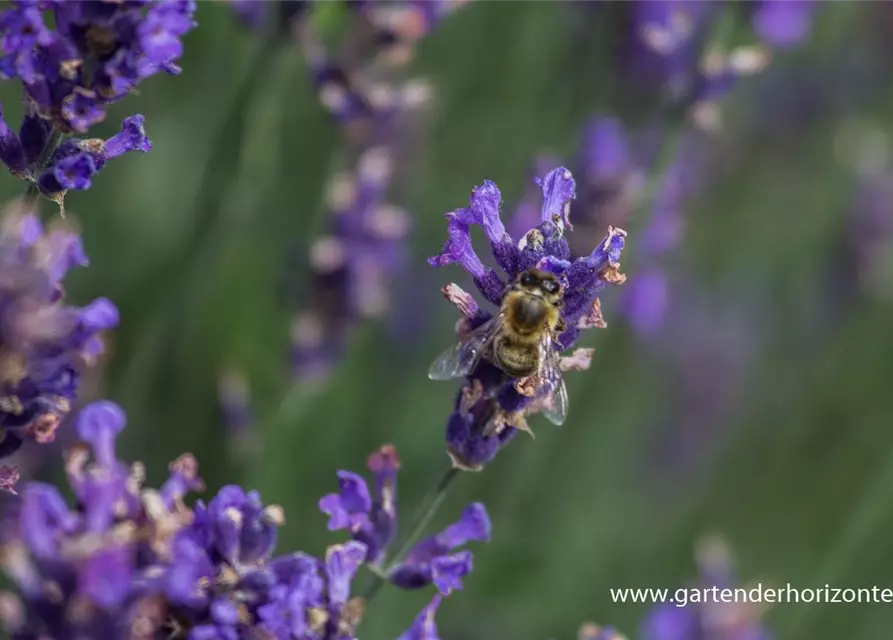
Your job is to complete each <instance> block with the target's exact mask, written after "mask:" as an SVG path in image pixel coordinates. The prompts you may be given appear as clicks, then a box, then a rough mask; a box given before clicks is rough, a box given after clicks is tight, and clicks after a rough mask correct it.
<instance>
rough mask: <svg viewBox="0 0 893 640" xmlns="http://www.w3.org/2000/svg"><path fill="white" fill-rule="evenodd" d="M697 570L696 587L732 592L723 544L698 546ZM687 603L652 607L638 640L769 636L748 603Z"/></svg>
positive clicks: (729, 560)
mask: <svg viewBox="0 0 893 640" xmlns="http://www.w3.org/2000/svg"><path fill="white" fill-rule="evenodd" d="M697 561H698V567H699V569H700V571H699V576H698V579H697V582H696V584H694V585H692V586H693V587H695V588H700V589H712V588H713V587H717V588H719V589H734V588H735V587H736V586H738V585H737V580H736V576H735V571H734V568H733V566H732V556H731V553H730V551H729V548H728V546H727V545H726V543H725V541H723V540H722V539H719V538H709V539H706V540H704V541H702V543H701V544H700V545H699V548H698V554H697ZM708 600H709V601H708V602H694V601H692V602H689V603H688V604H687V605H686V606H684V607H680V606H677V604H676V603H670V602H667V603H663V604H659V605H657V606H655V607H654V609H653V610H652V611H651V613H650V614H649V615H648V617H647V618H646V619H645V621H644V623H643V625H642V629H641V631H640V635H639V637H640V638H641V639H642V640H679V639H680V638H685V639H689V638H703V640H771V639H772V635H771V634H770V633H769V631H768V630H767V629H766V627H765V626H763V625H762V624H761V623H760V620H759V617H760V613H761V611H760V610H759V605H756V604H753V603H748V602H714V601H712V600H710V599H708Z"/></svg>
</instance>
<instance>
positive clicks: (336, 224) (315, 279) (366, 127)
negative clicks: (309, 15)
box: [290, 2, 448, 380]
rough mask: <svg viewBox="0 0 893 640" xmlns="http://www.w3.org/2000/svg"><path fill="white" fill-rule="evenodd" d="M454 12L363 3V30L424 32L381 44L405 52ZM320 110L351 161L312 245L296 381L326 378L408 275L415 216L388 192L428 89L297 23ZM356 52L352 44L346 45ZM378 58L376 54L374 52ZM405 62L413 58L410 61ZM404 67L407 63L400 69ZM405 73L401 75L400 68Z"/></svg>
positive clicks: (294, 358) (295, 348) (433, 6)
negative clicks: (353, 334)
mask: <svg viewBox="0 0 893 640" xmlns="http://www.w3.org/2000/svg"><path fill="white" fill-rule="evenodd" d="M447 4H448V3H440V2H430V3H429V2H425V3H413V2H406V3H385V4H382V3H356V4H352V5H351V6H352V7H353V8H354V9H356V11H357V15H358V16H359V18H360V19H361V20H362V21H365V22H367V23H368V24H366V25H365V26H367V27H368V26H369V25H370V24H371V25H373V26H375V25H377V27H376V28H377V29H379V31H376V33H379V35H381V33H384V32H388V33H391V32H393V33H395V34H397V33H403V31H405V29H404V28H403V27H400V25H402V24H404V23H406V22H413V23H418V24H417V25H416V26H417V28H416V30H415V31H413V34H414V36H413V37H409V36H408V35H406V34H404V35H401V36H399V37H398V36H397V35H394V36H392V37H388V38H384V37H382V38H380V39H379V40H377V41H376V42H377V43H378V44H381V45H382V47H383V48H384V50H387V51H391V52H392V53H393V51H394V49H393V48H391V45H394V46H396V44H395V43H400V46H401V47H404V48H405V47H408V46H409V44H410V43H412V42H415V41H416V40H417V39H418V38H419V37H421V35H422V34H423V33H425V32H427V29H430V28H432V27H433V26H434V24H435V22H436V21H437V19H439V18H440V17H441V16H443V15H444V14H445V13H446V10H447V6H446V5H447ZM294 25H295V26H294V27H293V31H294V32H295V34H296V36H297V38H298V41H299V44H300V46H301V48H302V50H303V53H304V57H305V59H306V61H307V64H308V65H309V67H310V70H311V73H312V77H313V83H314V87H315V89H316V91H317V93H318V95H319V98H320V102H321V104H322V105H323V107H324V108H325V109H326V110H327V111H328V112H329V113H330V114H331V115H332V117H333V118H334V119H335V121H336V122H337V123H338V124H339V127H340V128H341V131H342V133H343V135H344V138H345V141H346V142H348V144H349V146H350V148H351V151H350V154H349V157H350V159H349V160H348V162H349V164H350V165H351V166H350V168H348V169H346V170H343V171H339V172H337V173H336V174H335V175H334V177H333V178H332V180H331V182H330V185H329V189H328V191H329V193H328V198H327V210H328V212H327V213H328V217H329V220H330V223H329V225H328V229H327V231H326V232H324V233H323V234H322V235H321V236H320V237H319V238H317V240H316V241H315V242H314V243H313V244H312V246H311V250H310V266H311V271H312V282H311V294H310V296H309V300H308V301H307V303H306V304H305V305H303V307H302V309H301V310H300V311H298V313H296V315H295V319H294V322H293V328H292V340H291V345H292V346H291V357H290V360H291V366H292V371H293V373H294V375H295V377H296V378H297V379H299V380H308V379H313V380H319V379H324V378H326V377H327V375H328V374H329V372H330V371H331V369H332V367H333V365H334V364H336V363H337V362H338V361H339V360H340V357H341V355H342V351H343V349H344V347H345V344H346V342H347V339H348V336H349V334H350V331H351V329H352V328H353V326H354V325H355V324H356V322H357V321H358V320H359V319H379V318H382V317H383V316H384V315H385V313H386V312H387V310H388V309H389V308H390V306H391V305H390V297H391V296H390V283H391V282H392V281H393V279H394V276H395V274H397V273H398V272H399V271H400V270H401V268H402V267H403V266H404V265H405V260H406V254H405V251H406V239H407V237H408V235H409V233H410V232H411V229H412V225H411V223H410V217H409V215H408V214H407V213H406V212H405V211H404V210H403V209H401V208H399V207H396V206H394V205H393V204H390V203H389V201H388V197H387V196H388V192H389V191H391V190H392V189H393V188H394V186H395V183H397V182H399V179H400V173H401V162H402V161H403V160H404V159H405V158H406V157H407V155H408V151H409V150H410V149H411V148H413V147H414V143H415V139H414V137H415V134H416V133H417V132H418V130H419V128H420V120H421V115H422V114H423V113H424V111H425V107H426V106H427V105H428V104H429V103H430V99H431V96H430V88H429V86H428V84H427V83H426V82H425V81H423V80H421V79H410V80H403V79H402V78H399V77H398V76H399V74H398V73H397V69H396V67H395V65H394V64H390V63H393V62H394V59H393V57H392V58H389V59H388V62H389V64H382V63H381V61H380V57H379V56H377V55H376V54H373V56H372V59H371V60H369V59H367V58H363V60H362V63H361V64H356V63H352V62H351V61H350V60H349V58H350V56H349V55H348V54H347V53H344V52H342V54H341V55H339V56H335V55H333V54H331V53H330V52H329V51H328V50H327V48H326V47H325V46H323V44H322V43H321V42H320V40H319V38H318V37H317V35H316V34H315V33H314V31H313V29H312V28H311V26H310V24H309V23H308V22H306V21H303V20H297V21H295V22H294ZM349 44H350V43H349ZM376 50H377V49H376ZM403 57H404V58H405V57H406V56H403ZM403 62H405V60H403ZM397 66H399V65H397Z"/></svg>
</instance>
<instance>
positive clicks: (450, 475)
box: [362, 466, 460, 603]
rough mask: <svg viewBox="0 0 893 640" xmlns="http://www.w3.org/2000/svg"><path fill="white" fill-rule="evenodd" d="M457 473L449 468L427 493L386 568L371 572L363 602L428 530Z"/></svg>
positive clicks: (376, 590) (378, 587)
mask: <svg viewBox="0 0 893 640" xmlns="http://www.w3.org/2000/svg"><path fill="white" fill-rule="evenodd" d="M459 473H460V472H459V469H457V468H456V467H453V466H450V468H449V469H447V470H446V471H444V473H443V475H442V476H441V477H440V480H438V482H437V484H436V485H435V486H434V488H433V489H431V491H429V492H428V495H426V496H425V498H424V499H423V500H422V503H421V504H420V505H419V507H418V509H417V510H416V513H415V515H414V517H413V518H412V524H411V525H410V528H409V535H408V536H407V538H406V540H405V541H404V542H403V543H402V544H401V545H400V547H399V548H398V549H397V553H396V554H394V557H393V559H391V561H390V562H389V563H388V566H387V568H386V569H384V570H374V571H373V574H374V575H373V576H372V580H371V581H370V582H369V584H368V585H367V586H366V589H365V590H364V592H363V596H362V597H363V600H365V601H366V603H368V602H369V601H370V600H372V598H374V597H375V595H376V594H377V593H378V591H379V589H381V587H382V585H383V584H384V583H385V581H386V580H387V577H388V575H389V574H390V573H391V571H392V570H393V569H394V567H396V566H397V565H399V564H400V563H401V562H403V560H404V558H406V555H407V554H408V553H409V552H410V550H411V549H412V548H413V546H415V544H416V543H417V542H418V541H419V538H421V537H422V534H423V533H424V532H425V529H427V528H428V525H429V524H430V523H431V520H432V519H433V518H434V516H435V515H436V514H437V511H438V509H440V505H441V504H443V501H444V499H445V498H446V495H447V490H448V489H449V488H450V485H452V483H453V480H454V479H455V478H456V477H457V476H458V475H459Z"/></svg>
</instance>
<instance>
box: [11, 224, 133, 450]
mask: <svg viewBox="0 0 893 640" xmlns="http://www.w3.org/2000/svg"><path fill="white" fill-rule="evenodd" d="M0 225H2V226H0V354H2V355H0V424H2V428H0V458H3V457H6V456H9V455H11V454H12V453H14V452H15V451H16V450H17V449H18V448H19V447H20V446H21V445H22V443H23V442H24V441H25V440H33V441H35V442H38V443H46V442H52V441H53V440H54V439H55V431H56V429H57V427H58V426H59V424H60V423H61V421H62V418H64V417H65V415H66V414H67V413H68V412H69V410H70V408H71V407H72V405H73V403H74V402H75V399H76V395H77V390H78V382H79V377H80V372H81V370H82V369H83V367H84V366H86V365H88V364H90V363H91V362H92V361H93V360H94V359H95V358H96V356H98V355H99V354H100V353H101V352H102V341H101V339H100V337H99V336H100V334H101V332H103V331H106V330H108V329H111V328H113V327H115V326H116V325H117V324H118V311H117V309H116V308H115V306H114V305H113V304H112V303H111V302H110V301H109V300H107V299H106V298H98V299H96V300H94V301H93V302H91V303H90V304H88V305H87V306H85V307H73V306H68V305H65V304H64V303H63V297H64V293H63V289H62V279H63V278H64V277H65V275H66V273H67V272H68V270H69V269H71V268H73V267H76V266H82V265H85V264H87V256H86V255H85V254H84V252H83V248H82V246H81V241H80V238H78V236H77V235H76V234H75V233H72V232H70V231H68V230H66V229H64V228H61V227H60V228H57V229H54V230H51V231H49V232H48V233H45V232H44V230H43V228H42V227H41V224H40V222H39V221H38V220H37V218H36V217H34V216H32V215H30V214H27V213H20V212H17V211H13V212H11V213H10V214H8V215H7V216H6V217H5V218H4V219H3V220H2V222H0Z"/></svg>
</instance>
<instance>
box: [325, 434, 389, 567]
mask: <svg viewBox="0 0 893 640" xmlns="http://www.w3.org/2000/svg"><path fill="white" fill-rule="evenodd" d="M368 466H369V470H370V471H371V472H372V474H373V477H374V478H375V498H374V499H373V498H372V496H370V494H369V487H368V486H367V485H366V481H365V480H363V478H362V476H359V475H357V474H355V473H351V472H350V471H339V472H338V483H339V485H340V490H339V492H338V493H330V494H329V495H327V496H324V497H323V498H322V499H321V500H320V501H319V508H320V511H322V512H323V513H325V514H328V516H329V525H328V526H329V530H330V531H338V530H341V529H347V530H348V531H349V532H350V535H351V537H352V538H353V539H354V540H357V541H359V542H362V543H363V545H364V546H365V548H366V558H365V562H367V563H369V564H371V565H375V566H379V565H380V564H381V562H382V561H383V560H384V554H385V552H386V551H387V548H388V545H389V544H390V543H391V542H392V541H393V538H394V534H395V533H396V532H397V471H398V470H399V469H400V460H399V458H398V457H397V450H396V449H395V448H394V447H393V445H385V446H383V447H381V449H379V450H378V451H376V452H375V453H373V454H372V455H371V456H369V462H368Z"/></svg>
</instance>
